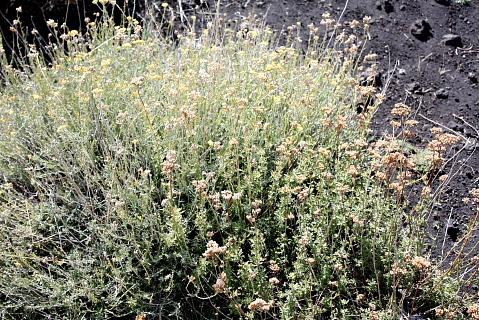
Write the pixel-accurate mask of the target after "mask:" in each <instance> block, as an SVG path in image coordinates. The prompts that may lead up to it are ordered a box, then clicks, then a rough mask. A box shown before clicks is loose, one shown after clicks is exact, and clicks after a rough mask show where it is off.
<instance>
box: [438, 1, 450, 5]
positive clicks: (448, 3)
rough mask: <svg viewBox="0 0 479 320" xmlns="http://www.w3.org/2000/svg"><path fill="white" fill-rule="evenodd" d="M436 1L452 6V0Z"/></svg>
mask: <svg viewBox="0 0 479 320" xmlns="http://www.w3.org/2000/svg"><path fill="white" fill-rule="evenodd" d="M435 1H436V3H439V4H442V5H443V6H450V5H451V0H435Z"/></svg>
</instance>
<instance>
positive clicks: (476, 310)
mask: <svg viewBox="0 0 479 320" xmlns="http://www.w3.org/2000/svg"><path fill="white" fill-rule="evenodd" d="M467 313H468V314H469V315H470V316H471V318H472V319H473V320H479V303H476V304H473V305H470V306H469V307H468V308H467Z"/></svg>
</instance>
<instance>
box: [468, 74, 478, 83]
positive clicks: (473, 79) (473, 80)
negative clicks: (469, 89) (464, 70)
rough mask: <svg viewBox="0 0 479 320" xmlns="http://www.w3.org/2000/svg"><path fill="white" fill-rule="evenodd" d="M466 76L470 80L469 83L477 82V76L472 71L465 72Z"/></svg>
mask: <svg viewBox="0 0 479 320" xmlns="http://www.w3.org/2000/svg"><path fill="white" fill-rule="evenodd" d="M467 78H468V79H469V81H471V83H478V79H477V76H476V74H475V73H474V72H469V73H468V74H467Z"/></svg>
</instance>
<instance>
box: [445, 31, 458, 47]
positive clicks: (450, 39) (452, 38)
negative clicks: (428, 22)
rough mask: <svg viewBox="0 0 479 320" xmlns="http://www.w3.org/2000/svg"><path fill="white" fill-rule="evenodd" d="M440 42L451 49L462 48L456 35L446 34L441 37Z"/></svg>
mask: <svg viewBox="0 0 479 320" xmlns="http://www.w3.org/2000/svg"><path fill="white" fill-rule="evenodd" d="M442 42H443V43H444V44H445V45H446V46H451V47H455V48H457V47H462V38H461V36H458V35H457V34H446V35H444V36H443V37H442Z"/></svg>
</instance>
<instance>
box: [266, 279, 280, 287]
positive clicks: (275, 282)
mask: <svg viewBox="0 0 479 320" xmlns="http://www.w3.org/2000/svg"><path fill="white" fill-rule="evenodd" d="M268 281H269V283H271V284H272V285H273V286H277V285H278V284H279V283H280V281H279V280H278V278H276V277H272V278H269V280H268Z"/></svg>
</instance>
